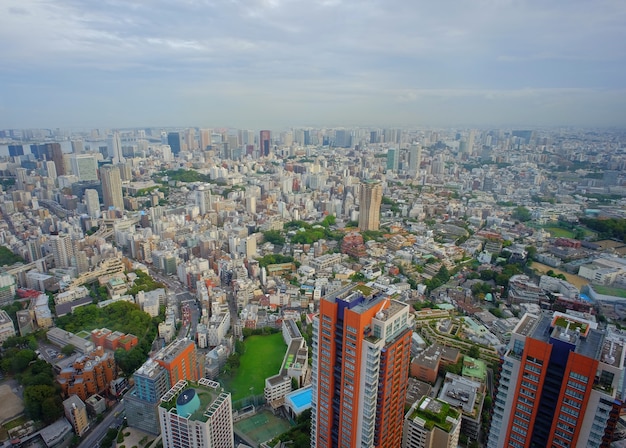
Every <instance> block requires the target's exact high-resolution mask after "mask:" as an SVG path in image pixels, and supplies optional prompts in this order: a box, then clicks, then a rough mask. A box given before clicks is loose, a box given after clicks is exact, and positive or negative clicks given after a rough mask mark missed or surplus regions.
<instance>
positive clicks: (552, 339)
mask: <svg viewBox="0 0 626 448" xmlns="http://www.w3.org/2000/svg"><path fill="white" fill-rule="evenodd" d="M617 336H618V335H612V334H611V333H607V332H606V331H601V330H599V329H598V328H597V324H596V323H595V322H591V321H588V320H585V319H582V318H578V317H574V316H571V315H568V314H563V313H558V312H554V313H552V312H542V313H541V314H538V315H532V314H526V315H524V316H523V317H522V319H521V320H520V322H519V323H518V325H517V326H516V327H515V329H514V330H513V332H512V334H511V341H510V343H509V345H508V350H507V351H506V353H505V355H504V357H503V360H502V372H501V377H500V381H499V385H498V388H497V395H496V396H495V399H494V407H493V417H492V423H491V428H490V431H489V439H488V444H487V446H488V447H489V448H500V447H515V448H517V447H540V446H541V447H545V446H549V447H583V446H584V447H609V445H610V442H611V440H612V438H613V434H614V432H615V428H616V425H617V421H618V419H619V413H620V410H621V408H622V406H623V393H624V391H623V384H622V381H623V380H622V378H623V375H624V354H625V350H624V342H623V341H622V339H621V338H618V337H617Z"/></svg>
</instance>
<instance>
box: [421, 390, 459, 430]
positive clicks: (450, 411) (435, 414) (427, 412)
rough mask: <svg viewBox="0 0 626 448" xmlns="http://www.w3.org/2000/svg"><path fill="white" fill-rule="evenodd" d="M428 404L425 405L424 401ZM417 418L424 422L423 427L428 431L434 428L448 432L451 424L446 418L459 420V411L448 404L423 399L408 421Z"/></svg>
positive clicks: (426, 398)
mask: <svg viewBox="0 0 626 448" xmlns="http://www.w3.org/2000/svg"><path fill="white" fill-rule="evenodd" d="M427 400H428V402H427V403H426V401H427ZM416 417H419V418H420V419H422V420H424V422H425V427H426V429H428V430H429V431H430V430H432V429H433V428H434V427H438V428H440V429H442V430H443V431H445V432H450V430H451V429H452V423H451V422H449V421H448V420H447V418H448V417H452V418H453V419H458V418H459V411H457V410H456V409H454V408H453V407H452V406H450V405H449V404H448V403H446V402H444V401H440V400H433V399H431V398H428V397H425V398H423V399H422V401H420V404H419V405H418V406H417V407H416V408H415V409H414V410H413V413H412V414H411V416H410V419H411V420H413V419H414V418H416Z"/></svg>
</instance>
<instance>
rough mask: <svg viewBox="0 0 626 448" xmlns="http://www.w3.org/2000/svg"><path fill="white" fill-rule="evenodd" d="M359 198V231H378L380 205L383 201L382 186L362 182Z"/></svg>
mask: <svg viewBox="0 0 626 448" xmlns="http://www.w3.org/2000/svg"><path fill="white" fill-rule="evenodd" d="M359 198H360V200H359V229H360V230H361V232H364V231H366V230H378V229H379V228H380V204H381V203H382V200H383V187H382V185H381V184H380V182H378V181H375V180H366V181H363V182H362V183H361V193H360V196H359Z"/></svg>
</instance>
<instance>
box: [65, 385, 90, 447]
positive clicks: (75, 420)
mask: <svg viewBox="0 0 626 448" xmlns="http://www.w3.org/2000/svg"><path fill="white" fill-rule="evenodd" d="M63 409H64V411H65V418H67V420H68V421H69V422H70V424H71V425H72V427H73V428H74V432H75V433H76V435H77V436H78V437H82V435H83V434H85V432H87V430H88V429H89V419H88V418H87V406H85V403H83V401H82V400H81V399H80V398H78V396H76V395H70V397H69V398H68V399H67V400H65V401H63Z"/></svg>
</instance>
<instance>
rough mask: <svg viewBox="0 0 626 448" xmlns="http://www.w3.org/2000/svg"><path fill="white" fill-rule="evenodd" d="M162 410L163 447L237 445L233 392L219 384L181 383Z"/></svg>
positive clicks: (220, 447)
mask: <svg viewBox="0 0 626 448" xmlns="http://www.w3.org/2000/svg"><path fill="white" fill-rule="evenodd" d="M158 411H159V421H160V423H161V437H162V440H163V448H231V447H234V446H235V441H234V437H233V416H232V404H231V398H230V393H228V392H224V391H223V390H222V389H221V387H220V385H219V383H216V382H215V381H211V380H207V379H206V378H200V379H199V380H198V382H197V383H189V382H187V381H184V380H181V381H178V382H177V383H176V385H175V386H174V387H172V388H171V389H170V390H169V391H168V392H167V393H166V394H165V395H164V396H163V397H162V398H161V402H160V404H159V407H158Z"/></svg>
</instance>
